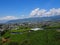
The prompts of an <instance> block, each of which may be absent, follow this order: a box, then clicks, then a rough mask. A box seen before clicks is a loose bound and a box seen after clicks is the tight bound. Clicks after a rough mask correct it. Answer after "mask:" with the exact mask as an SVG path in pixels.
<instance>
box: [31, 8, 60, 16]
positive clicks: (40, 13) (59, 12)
mask: <svg viewBox="0 0 60 45" xmlns="http://www.w3.org/2000/svg"><path fill="white" fill-rule="evenodd" d="M55 15H60V8H57V9H56V8H52V9H50V10H48V11H47V10H46V9H40V8H36V9H34V10H32V12H31V13H30V17H46V16H47V17H49V16H55Z"/></svg>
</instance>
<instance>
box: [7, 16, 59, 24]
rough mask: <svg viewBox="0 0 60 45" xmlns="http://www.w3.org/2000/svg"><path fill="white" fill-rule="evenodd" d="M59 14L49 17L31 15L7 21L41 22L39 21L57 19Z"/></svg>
mask: <svg viewBox="0 0 60 45" xmlns="http://www.w3.org/2000/svg"><path fill="white" fill-rule="evenodd" d="M59 20H60V16H51V17H33V18H25V19H17V20H10V21H8V22H7V23H19V22H20V23H22V22H41V21H59Z"/></svg>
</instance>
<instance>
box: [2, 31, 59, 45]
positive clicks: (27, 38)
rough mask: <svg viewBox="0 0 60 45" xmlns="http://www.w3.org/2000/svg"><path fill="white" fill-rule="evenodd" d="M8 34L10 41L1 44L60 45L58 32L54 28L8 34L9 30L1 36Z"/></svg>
mask: <svg viewBox="0 0 60 45" xmlns="http://www.w3.org/2000/svg"><path fill="white" fill-rule="evenodd" d="M58 34H59V35H58ZM8 36H10V38H9V39H10V41H7V42H6V43H4V44H3V45H60V32H57V31H56V30H40V31H32V32H28V31H26V32H23V34H10V31H9V32H7V33H6V34H4V35H3V36H2V37H8Z"/></svg>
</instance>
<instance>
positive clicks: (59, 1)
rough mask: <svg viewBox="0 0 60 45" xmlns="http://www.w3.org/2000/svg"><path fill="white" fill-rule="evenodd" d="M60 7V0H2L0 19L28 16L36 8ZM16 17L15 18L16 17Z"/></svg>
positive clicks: (0, 1)
mask: <svg viewBox="0 0 60 45" xmlns="http://www.w3.org/2000/svg"><path fill="white" fill-rule="evenodd" d="M37 8H39V9H45V10H47V11H48V10H50V9H53V8H56V9H58V8H60V0H0V19H2V18H5V17H6V18H7V17H10V18H11V17H12V16H15V17H17V18H21V17H22V18H24V16H26V17H28V16H29V15H30V13H31V12H32V11H34V10H35V9H37ZM15 17H14V18H15Z"/></svg>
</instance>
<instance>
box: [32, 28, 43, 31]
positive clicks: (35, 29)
mask: <svg viewBox="0 0 60 45" xmlns="http://www.w3.org/2000/svg"><path fill="white" fill-rule="evenodd" d="M31 30H34V31H37V30H43V28H32V29H31Z"/></svg>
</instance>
